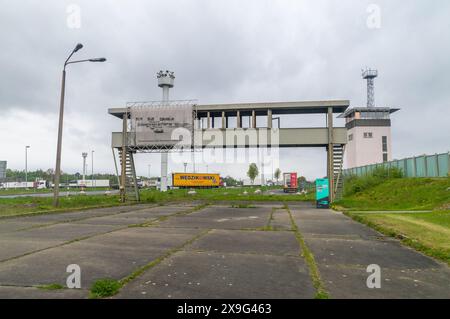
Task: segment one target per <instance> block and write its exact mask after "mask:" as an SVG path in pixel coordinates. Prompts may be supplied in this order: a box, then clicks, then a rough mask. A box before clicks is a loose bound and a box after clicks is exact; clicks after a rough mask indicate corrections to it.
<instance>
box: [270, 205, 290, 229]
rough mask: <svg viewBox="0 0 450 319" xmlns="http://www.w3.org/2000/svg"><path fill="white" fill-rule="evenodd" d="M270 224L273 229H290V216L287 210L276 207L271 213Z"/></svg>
mask: <svg viewBox="0 0 450 319" xmlns="http://www.w3.org/2000/svg"><path fill="white" fill-rule="evenodd" d="M270 226H272V227H273V228H274V229H275V230H292V223H291V218H290V216H289V213H288V212H287V210H285V209H276V210H275V211H274V212H273V214H272V220H271V222H270Z"/></svg>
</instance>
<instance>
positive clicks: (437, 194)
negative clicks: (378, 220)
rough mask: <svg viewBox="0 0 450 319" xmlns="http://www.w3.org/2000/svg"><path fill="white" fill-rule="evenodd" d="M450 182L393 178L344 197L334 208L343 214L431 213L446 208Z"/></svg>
mask: <svg viewBox="0 0 450 319" xmlns="http://www.w3.org/2000/svg"><path fill="white" fill-rule="evenodd" d="M449 189H450V178H395V179H387V180H385V181H384V182H383V183H381V184H376V185H375V186H370V187H367V188H366V189H364V190H362V191H361V192H356V193H354V194H350V195H348V194H346V195H345V196H344V198H343V199H342V200H340V201H337V202H335V203H334V205H335V207H343V208H344V209H346V210H353V211H355V210H360V211H369V210H375V211H376V210H381V211H385V210H387V211H389V210H391V211H394V210H433V209H449V208H450V190H449Z"/></svg>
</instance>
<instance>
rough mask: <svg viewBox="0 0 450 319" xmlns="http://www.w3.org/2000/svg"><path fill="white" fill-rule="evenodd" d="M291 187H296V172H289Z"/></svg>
mask: <svg viewBox="0 0 450 319" xmlns="http://www.w3.org/2000/svg"><path fill="white" fill-rule="evenodd" d="M291 188H297V173H291Z"/></svg>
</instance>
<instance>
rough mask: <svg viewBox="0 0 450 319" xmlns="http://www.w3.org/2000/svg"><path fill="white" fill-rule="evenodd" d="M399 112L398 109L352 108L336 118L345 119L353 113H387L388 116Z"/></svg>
mask: <svg viewBox="0 0 450 319" xmlns="http://www.w3.org/2000/svg"><path fill="white" fill-rule="evenodd" d="M398 111H400V109H395V108H389V107H354V108H351V109H347V110H346V111H345V112H343V113H342V114H341V115H339V116H338V118H345V117H348V116H350V115H352V114H353V113H355V112H373V113H375V112H389V113H390V114H392V113H395V112H398Z"/></svg>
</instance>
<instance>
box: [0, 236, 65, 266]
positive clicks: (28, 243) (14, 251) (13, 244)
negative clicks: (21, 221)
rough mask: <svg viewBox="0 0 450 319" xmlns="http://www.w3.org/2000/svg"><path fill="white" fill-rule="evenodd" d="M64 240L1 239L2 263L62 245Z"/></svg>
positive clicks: (0, 252) (0, 255) (0, 257)
mask: <svg viewBox="0 0 450 319" xmlns="http://www.w3.org/2000/svg"><path fill="white" fill-rule="evenodd" d="M62 243H63V241H62V240H30V239H28V240H26V239H23V240H17V239H10V238H0V261H4V260H7V259H11V258H16V257H19V256H23V255H25V254H29V253H32V252H35V251H38V250H42V249H45V248H49V247H54V246H57V245H60V244H62Z"/></svg>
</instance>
